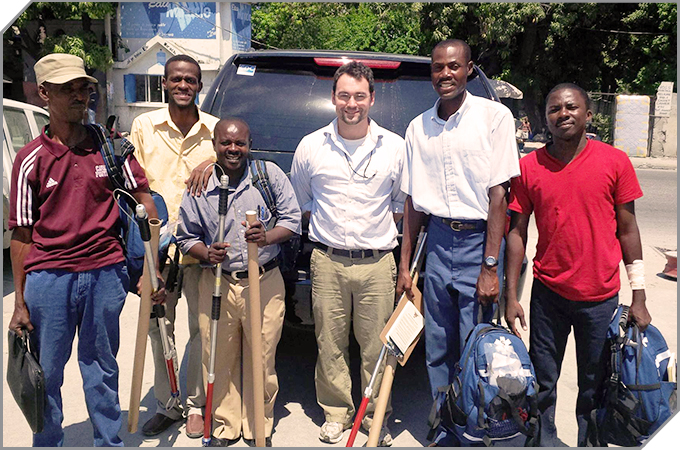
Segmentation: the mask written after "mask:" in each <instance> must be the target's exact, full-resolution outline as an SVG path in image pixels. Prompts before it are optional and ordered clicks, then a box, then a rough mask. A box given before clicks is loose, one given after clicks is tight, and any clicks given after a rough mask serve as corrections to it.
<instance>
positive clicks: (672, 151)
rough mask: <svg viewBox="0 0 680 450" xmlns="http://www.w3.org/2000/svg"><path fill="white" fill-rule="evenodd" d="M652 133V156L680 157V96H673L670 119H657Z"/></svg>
mask: <svg viewBox="0 0 680 450" xmlns="http://www.w3.org/2000/svg"><path fill="white" fill-rule="evenodd" d="M653 127H654V129H653V131H652V150H651V156H652V157H655V158H661V157H666V158H669V157H670V158H677V157H678V94H673V99H672V102H671V116H670V117H667V118H666V117H664V118H661V117H655V118H654V121H653Z"/></svg>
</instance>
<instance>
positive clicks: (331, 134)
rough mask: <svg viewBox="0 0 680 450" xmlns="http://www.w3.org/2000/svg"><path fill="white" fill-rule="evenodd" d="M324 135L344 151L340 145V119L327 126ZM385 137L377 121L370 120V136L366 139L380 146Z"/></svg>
mask: <svg viewBox="0 0 680 450" xmlns="http://www.w3.org/2000/svg"><path fill="white" fill-rule="evenodd" d="M323 133H324V135H326V138H327V139H330V140H331V141H332V142H333V143H334V144H335V145H336V146H337V147H340V148H341V149H344V148H345V147H344V145H340V144H339V138H340V134H339V133H338V119H337V117H336V118H335V119H333V121H332V122H331V123H329V124H328V125H326V127H325V128H324V132H323ZM384 135H385V133H384V129H383V128H382V127H381V126H380V125H378V124H377V123H376V121H375V120H373V119H371V118H369V119H368V134H367V135H366V137H367V138H368V139H369V140H370V141H371V142H373V143H374V144H376V145H377V144H378V142H379V141H380V139H382V138H383V136H384Z"/></svg>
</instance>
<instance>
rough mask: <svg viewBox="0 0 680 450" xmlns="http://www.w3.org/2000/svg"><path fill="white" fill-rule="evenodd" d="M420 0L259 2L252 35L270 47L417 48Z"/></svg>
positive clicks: (410, 51) (413, 50)
mask: <svg viewBox="0 0 680 450" xmlns="http://www.w3.org/2000/svg"><path fill="white" fill-rule="evenodd" d="M421 9H422V4H419V3H298V2H293V3H260V4H257V5H255V6H254V8H253V16H252V23H253V39H255V40H256V41H260V42H264V43H265V44H266V46H270V47H275V48H298V49H333V50H370V51H379V52H389V53H406V54H417V53H418V52H419V51H420V43H421V41H422V32H421V30H420V10H421Z"/></svg>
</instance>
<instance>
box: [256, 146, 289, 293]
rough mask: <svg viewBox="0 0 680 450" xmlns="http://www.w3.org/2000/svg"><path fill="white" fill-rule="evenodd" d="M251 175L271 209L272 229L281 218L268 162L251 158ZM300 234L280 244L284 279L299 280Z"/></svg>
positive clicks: (270, 225) (268, 207)
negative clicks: (270, 178)
mask: <svg viewBox="0 0 680 450" xmlns="http://www.w3.org/2000/svg"><path fill="white" fill-rule="evenodd" d="M249 168H250V176H251V181H252V183H253V186H255V187H256V188H257V190H258V191H259V192H260V195H261V196H262V199H263V200H264V202H265V204H266V205H267V209H269V213H270V214H271V216H272V220H270V221H269V222H268V223H269V225H268V227H267V230H271V229H272V228H274V226H275V225H276V221H277V220H278V219H279V211H278V208H277V207H276V195H275V194H274V191H273V190H272V185H271V182H270V181H269V174H268V173H267V163H266V161H263V160H261V159H253V158H251V159H250V162H249ZM300 242H301V240H300V235H299V234H297V233H293V235H292V236H291V237H290V239H288V240H287V241H285V242H281V243H280V244H279V248H280V250H281V251H280V254H279V259H280V260H281V266H280V269H281V275H282V276H283V278H284V279H292V280H297V278H298V273H297V266H296V263H297V257H298V254H299V253H300Z"/></svg>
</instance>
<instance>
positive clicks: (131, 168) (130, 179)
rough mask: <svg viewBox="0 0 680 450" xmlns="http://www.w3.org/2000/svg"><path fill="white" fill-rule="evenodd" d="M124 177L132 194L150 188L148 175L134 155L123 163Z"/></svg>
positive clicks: (126, 185)
mask: <svg viewBox="0 0 680 450" xmlns="http://www.w3.org/2000/svg"><path fill="white" fill-rule="evenodd" d="M123 176H124V177H125V187H127V188H128V189H129V190H130V192H133V193H136V192H143V191H145V190H147V189H148V188H149V181H148V180H147V179H146V173H145V172H144V169H142V166H140V165H139V161H137V158H135V155H134V154H131V155H130V156H128V158H127V159H126V160H125V163H123Z"/></svg>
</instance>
